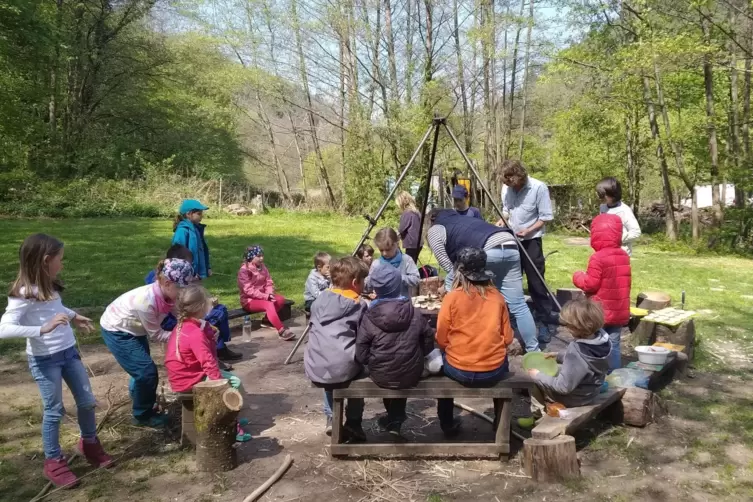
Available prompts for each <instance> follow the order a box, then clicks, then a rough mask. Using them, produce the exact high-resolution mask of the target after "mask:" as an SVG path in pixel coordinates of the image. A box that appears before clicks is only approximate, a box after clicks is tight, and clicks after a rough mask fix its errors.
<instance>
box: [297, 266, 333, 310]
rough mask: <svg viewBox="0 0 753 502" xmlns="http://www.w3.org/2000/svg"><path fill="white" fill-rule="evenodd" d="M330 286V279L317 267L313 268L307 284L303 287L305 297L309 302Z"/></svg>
mask: <svg viewBox="0 0 753 502" xmlns="http://www.w3.org/2000/svg"><path fill="white" fill-rule="evenodd" d="M328 287H329V279H327V278H326V277H324V276H323V275H322V274H320V273H319V271H318V270H316V269H315V268H312V269H311V272H309V276H308V277H307V278H306V285H305V286H304V288H303V299H304V300H305V301H307V302H308V301H311V302H313V301H314V300H316V299H317V298H318V297H319V294H320V293H321V292H322V291H324V290H325V289H327V288H328Z"/></svg>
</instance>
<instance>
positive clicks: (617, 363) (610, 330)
mask: <svg viewBox="0 0 753 502" xmlns="http://www.w3.org/2000/svg"><path fill="white" fill-rule="evenodd" d="M604 331H606V332H607V334H608V335H609V343H610V344H611V345H612V350H611V351H610V352H609V372H610V373H611V372H612V371H614V370H616V369H617V368H621V367H622V355H621V349H620V338H621V337H620V335H621V334H622V327H620V326H604Z"/></svg>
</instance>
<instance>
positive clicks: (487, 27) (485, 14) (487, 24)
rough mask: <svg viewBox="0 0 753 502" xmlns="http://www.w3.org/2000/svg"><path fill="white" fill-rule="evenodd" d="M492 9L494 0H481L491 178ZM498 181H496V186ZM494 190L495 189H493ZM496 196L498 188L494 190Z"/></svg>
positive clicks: (486, 141) (487, 162)
mask: <svg viewBox="0 0 753 502" xmlns="http://www.w3.org/2000/svg"><path fill="white" fill-rule="evenodd" d="M491 10H492V0H481V6H480V14H479V22H480V28H481V60H482V68H483V72H484V164H485V167H486V172H487V173H488V176H489V178H490V179H491V178H493V175H494V173H495V172H496V170H495V169H494V145H495V141H494V125H495V117H494V116H495V113H494V112H495V106H494V87H493V86H492V66H493V65H494V52H493V48H492V43H491V30H493V29H494V28H493V26H492V24H491V19H490V18H491ZM497 185H498V183H494V184H493V186H494V187H496V186H497ZM493 190H494V189H493ZM494 192H495V197H496V193H497V192H498V191H497V190H494Z"/></svg>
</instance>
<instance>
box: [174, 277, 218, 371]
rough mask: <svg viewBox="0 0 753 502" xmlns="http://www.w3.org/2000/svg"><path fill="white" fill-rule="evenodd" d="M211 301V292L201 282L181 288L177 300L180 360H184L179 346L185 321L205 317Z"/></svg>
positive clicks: (176, 340) (177, 349) (176, 338)
mask: <svg viewBox="0 0 753 502" xmlns="http://www.w3.org/2000/svg"><path fill="white" fill-rule="evenodd" d="M210 303H211V299H210V297H209V292H208V291H207V290H206V289H204V287H203V286H201V285H200V284H192V285H190V286H188V287H185V288H183V289H181V290H180V292H179V293H178V299H177V300H176V302H175V310H176V313H177V318H178V325H177V326H175V357H177V358H178V361H181V362H182V361H183V359H182V358H181V357H180V348H179V347H180V334H181V331H182V330H183V322H184V321H186V320H188V319H203V318H204V316H205V315H206V312H207V308H208V307H209V305H210Z"/></svg>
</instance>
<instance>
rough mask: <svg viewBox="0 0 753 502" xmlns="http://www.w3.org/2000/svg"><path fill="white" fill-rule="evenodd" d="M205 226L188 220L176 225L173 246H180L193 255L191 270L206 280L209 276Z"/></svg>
mask: <svg viewBox="0 0 753 502" xmlns="http://www.w3.org/2000/svg"><path fill="white" fill-rule="evenodd" d="M206 227H207V226H206V225H203V224H201V223H198V224H194V223H191V222H190V221H188V220H183V221H181V222H180V223H178V227H177V228H176V229H175V234H174V235H173V244H180V245H181V246H185V247H187V248H188V249H189V250H190V251H191V254H193V269H194V270H195V271H196V275H198V276H199V277H201V278H202V279H206V278H207V276H208V275H209V269H210V268H212V267H211V266H210V265H209V247H208V246H207V241H206V240H204V229H205V228H206Z"/></svg>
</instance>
